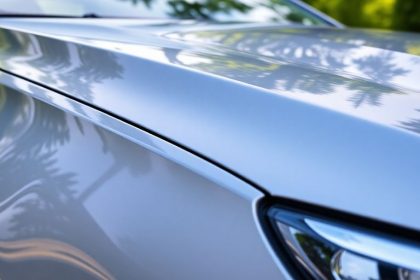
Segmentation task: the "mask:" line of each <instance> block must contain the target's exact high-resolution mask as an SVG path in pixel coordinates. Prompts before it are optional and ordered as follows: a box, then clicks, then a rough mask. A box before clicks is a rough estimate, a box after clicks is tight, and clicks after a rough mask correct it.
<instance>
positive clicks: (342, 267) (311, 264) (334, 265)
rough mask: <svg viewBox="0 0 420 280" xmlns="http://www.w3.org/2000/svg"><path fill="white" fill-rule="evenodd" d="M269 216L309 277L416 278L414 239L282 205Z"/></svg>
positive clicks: (419, 266) (419, 265) (418, 263)
mask: <svg viewBox="0 0 420 280" xmlns="http://www.w3.org/2000/svg"><path fill="white" fill-rule="evenodd" d="M268 216H269V219H270V222H271V225H272V226H273V228H274V230H275V232H276V235H277V236H278V237H279V238H280V240H281V241H282V244H283V247H285V249H286V251H287V253H288V255H289V257H291V259H292V261H293V262H294V263H295V265H296V266H297V268H298V269H299V270H300V271H302V272H304V273H303V274H304V275H305V276H307V277H309V278H312V279H323V280H329V279H331V280H350V279H351V280H358V279H360V280H364V279H366V280H373V279H378V280H379V279H386V280H392V279H398V280H420V273H419V271H420V249H419V246H418V245H417V244H415V243H411V242H407V241H403V240H399V239H396V238H390V237H387V236H385V235H382V234H380V233H376V232H375V233H374V232H373V231H369V230H365V229H361V228H358V227H352V226H348V225H344V224H338V223H335V222H331V221H328V220H324V219H322V218H318V217H315V216H312V215H310V214H309V215H307V214H304V213H299V212H295V211H293V210H290V209H286V208H278V207H273V208H271V209H270V210H269V211H268Z"/></svg>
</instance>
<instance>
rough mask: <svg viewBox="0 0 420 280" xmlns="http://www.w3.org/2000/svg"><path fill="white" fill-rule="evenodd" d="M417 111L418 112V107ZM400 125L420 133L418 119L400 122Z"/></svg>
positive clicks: (419, 120) (419, 121)
mask: <svg viewBox="0 0 420 280" xmlns="http://www.w3.org/2000/svg"><path fill="white" fill-rule="evenodd" d="M417 111H418V112H420V109H419V110H417ZM401 127H402V128H405V129H408V130H411V131H413V132H416V133H420V119H413V120H410V121H405V122H401Z"/></svg>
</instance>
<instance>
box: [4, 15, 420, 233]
mask: <svg viewBox="0 0 420 280" xmlns="http://www.w3.org/2000/svg"><path fill="white" fill-rule="evenodd" d="M0 26H2V28H3V29H2V36H3V38H7V42H10V44H13V47H10V48H7V47H6V48H3V50H2V51H1V53H0V67H1V68H2V69H5V70H7V71H9V72H11V73H15V74H18V75H22V76H25V77H26V78H28V79H31V80H33V81H36V82H38V83H40V84H44V85H48V86H50V87H52V88H55V89H57V90H60V91H62V92H65V93H66V94H69V95H72V96H74V97H75V98H78V99H82V100H84V101H85V102H87V103H90V104H93V105H95V106H98V107H101V108H103V109H105V110H108V111H111V112H113V113H115V114H117V115H120V116H123V117H124V118H126V119H129V120H130V121H132V122H135V123H137V124H139V125H141V126H143V127H146V128H148V129H151V130H153V131H155V132H156V133H157V134H160V135H163V136H165V137H167V138H169V139H172V140H173V141H175V142H177V143H180V144H181V145H182V146H185V147H188V148H190V149H192V150H194V151H196V152H198V153H200V154H202V155H205V156H206V157H208V158H211V159H212V160H214V161H216V162H218V163H220V164H222V165H224V166H226V167H227V168H229V169H231V170H234V171H236V172H237V173H239V174H241V175H242V176H244V177H246V178H248V179H249V180H251V181H253V182H254V183H256V184H257V185H259V186H260V187H263V188H264V189H266V190H267V191H268V192H270V193H271V194H273V195H277V196H282V197H287V198H291V199H296V200H302V201H306V202H310V203H314V204H319V205H323V206H328V207H332V208H336V209H340V210H344V211H347V212H351V213H354V214H359V215H363V216H367V217H371V218H375V219H378V220H384V221H388V222H390V223H395V224H397V225H403V226H406V227H410V228H413V229H420V217H419V216H418V215H417V214H416V213H418V212H419V210H420V209H419V206H418V205H419V204H418V203H417V202H418V201H419V199H420V193H419V192H418V186H419V182H420V173H419V172H418V166H419V163H420V157H419V156H418V155H419V154H420V138H419V134H418V132H419V121H418V120H419V119H420V116H419V114H420V113H419V109H420V108H419V105H418V104H419V101H420V95H419V91H420V90H419V87H418V83H417V82H416V79H417V78H416V77H417V76H418V73H419V72H420V71H419V65H420V64H419V60H420V58H419V56H418V55H416V49H417V47H416V46H418V44H419V41H420V40H419V36H418V35H415V34H405V33H388V32H375V31H357V30H356V31H355V30H347V29H345V30H344V29H343V30H339V31H337V29H329V28H324V29H311V28H298V27H296V28H287V27H284V26H283V27H282V26H278V27H273V26H266V27H264V26H261V25H256V24H254V25H252V24H251V25H244V26H238V25H232V26H230V25H223V26H217V25H216V26H209V25H206V24H203V25H196V24H194V23H193V22H185V23H184V22H179V23H174V22H172V23H162V22H156V23H153V22H151V21H146V22H142V21H140V20H139V21H119V20H115V21H112V20H89V21H81V20H75V21H71V20H61V21H55V23H54V26H51V22H50V21H48V20H18V19H15V20H12V19H10V20H2V22H1V23H0ZM37 34H38V35H37ZM231 42H233V43H231ZM295 42H299V44H297V45H296V44H295ZM396 42H397V43H396ZM402 45H404V47H401V46H402ZM378 69H379V70H380V71H378Z"/></svg>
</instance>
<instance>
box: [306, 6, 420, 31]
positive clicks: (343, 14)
mask: <svg viewBox="0 0 420 280" xmlns="http://www.w3.org/2000/svg"><path fill="white" fill-rule="evenodd" d="M303 1H305V2H306V3H308V4H309V5H311V6H313V7H315V8H316V9H318V10H321V11H323V12H324V13H326V14H328V15H330V16H331V17H333V18H335V19H336V20H338V21H340V22H342V23H344V24H345V25H348V26H354V27H368V28H382V29H395V30H405V31H415V32H420V0H303Z"/></svg>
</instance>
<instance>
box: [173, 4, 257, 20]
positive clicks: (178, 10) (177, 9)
mask: <svg viewBox="0 0 420 280" xmlns="http://www.w3.org/2000/svg"><path fill="white" fill-rule="evenodd" d="M168 4H169V6H170V7H171V8H172V9H171V13H170V15H172V16H176V17H177V18H194V19H212V18H213V14H214V13H215V12H218V13H220V12H221V13H224V14H229V13H231V12H235V11H237V12H241V13H246V12H248V11H249V10H250V9H251V7H250V6H248V5H246V4H244V3H241V2H239V1H236V0H206V1H200V2H198V1H197V2H189V1H185V0H169V1H168Z"/></svg>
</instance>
